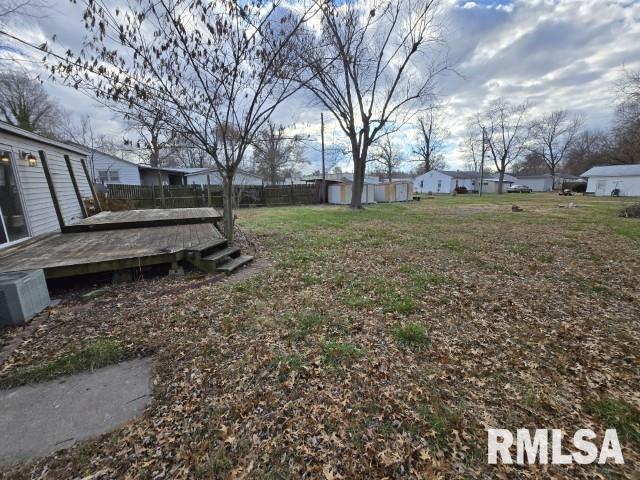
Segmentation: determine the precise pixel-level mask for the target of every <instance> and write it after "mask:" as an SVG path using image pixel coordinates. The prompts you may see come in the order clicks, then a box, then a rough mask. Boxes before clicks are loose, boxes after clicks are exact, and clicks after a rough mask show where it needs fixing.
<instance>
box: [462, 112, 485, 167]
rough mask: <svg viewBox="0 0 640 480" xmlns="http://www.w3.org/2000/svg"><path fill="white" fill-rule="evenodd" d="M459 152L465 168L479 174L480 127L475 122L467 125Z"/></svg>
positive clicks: (480, 163) (480, 158)
mask: <svg viewBox="0 0 640 480" xmlns="http://www.w3.org/2000/svg"><path fill="white" fill-rule="evenodd" d="M459 150H460V152H461V153H462V155H463V156H464V158H465V168H467V169H468V170H471V171H473V172H480V169H481V168H482V127H481V126H480V125H479V124H478V122H477V121H476V120H474V121H472V122H469V123H468V124H467V126H466V128H465V132H464V136H463V138H462V141H461V142H460V145H459Z"/></svg>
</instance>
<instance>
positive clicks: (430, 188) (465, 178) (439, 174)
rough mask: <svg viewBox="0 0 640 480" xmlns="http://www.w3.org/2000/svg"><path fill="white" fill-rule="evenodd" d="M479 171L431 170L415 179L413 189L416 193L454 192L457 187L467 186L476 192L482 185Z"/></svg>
mask: <svg viewBox="0 0 640 480" xmlns="http://www.w3.org/2000/svg"><path fill="white" fill-rule="evenodd" d="M479 182H480V174H479V173H478V172H467V171H461V170H456V171H451V170H430V171H428V172H426V173H423V174H422V175H418V176H417V177H415V178H414V179H413V191H414V192H416V193H445V194H449V193H453V191H454V190H455V189H456V187H466V188H467V190H469V191H470V192H475V191H476V190H477V189H478V186H479V185H480V183H479Z"/></svg>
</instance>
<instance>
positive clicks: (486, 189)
mask: <svg viewBox="0 0 640 480" xmlns="http://www.w3.org/2000/svg"><path fill="white" fill-rule="evenodd" d="M478 182H479V180H478ZM514 183H518V179H517V178H516V177H514V176H513V175H509V174H508V173H505V174H504V177H503V179H502V191H503V192H506V191H507V188H509V187H510V186H511V185H513V184H514ZM499 184H500V179H499V178H498V176H497V175H490V176H489V177H488V178H484V179H483V182H482V185H483V186H482V192H483V193H498V186H499Z"/></svg>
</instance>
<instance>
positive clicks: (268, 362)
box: [0, 195, 640, 480]
mask: <svg viewBox="0 0 640 480" xmlns="http://www.w3.org/2000/svg"><path fill="white" fill-rule="evenodd" d="M518 200H519V202H520V197H518ZM605 200H606V201H604V200H603V201H601V202H598V201H596V200H595V199H590V200H589V202H588V203H587V201H586V199H585V200H583V201H582V204H581V205H580V206H583V207H584V208H580V209H571V210H567V209H565V210H558V209H557V206H555V204H554V203H553V202H555V201H556V199H555V198H553V197H551V196H544V195H532V196H530V197H527V199H526V200H522V202H524V204H523V207H524V212H519V213H511V205H510V204H508V203H507V202H508V200H503V199H499V200H496V199H495V197H494V198H493V199H490V200H483V202H485V203H479V201H478V199H476V198H470V197H466V198H465V197H462V196H459V197H456V198H442V197H440V198H436V199H433V200H430V201H422V202H416V203H413V204H409V205H379V206H375V207H370V208H368V209H367V210H365V211H364V212H357V213H352V212H350V211H348V210H346V209H343V208H337V207H336V208H334V207H324V206H323V207H291V208H276V209H262V210H251V211H242V212H241V214H240V222H241V223H242V225H243V226H244V227H246V228H247V229H248V230H249V231H251V232H252V233H253V235H255V236H256V238H258V239H259V241H260V243H261V244H263V245H264V247H265V249H266V252H267V254H268V255H269V256H270V257H271V258H270V262H271V264H272V266H271V267H270V268H268V269H266V270H264V271H263V272H262V273H260V274H258V275H256V276H254V277H252V278H250V279H247V280H243V281H239V282H235V283H233V282H232V283H228V284H225V283H221V282H217V283H212V282H206V281H201V280H194V279H193V278H190V277H184V278H177V279H176V278H162V279H155V280H148V281H142V282H137V283H133V284H127V285H121V286H114V287H109V288H108V289H107V290H106V291H105V292H104V293H102V294H101V295H98V296H96V297H95V298H92V299H88V300H87V299H83V298H82V297H79V296H69V297H68V298H65V299H64V301H63V302H62V303H60V304H59V305H58V306H57V307H56V308H55V309H54V310H53V311H52V312H51V317H50V318H49V319H48V320H47V321H46V322H44V323H43V325H42V326H41V327H40V328H38V329H37V330H36V331H35V332H34V333H33V334H32V335H31V336H30V337H29V338H27V339H26V340H25V342H24V343H23V344H22V345H21V346H20V347H19V348H18V349H17V350H16V351H15V352H14V354H13V355H12V356H11V357H10V358H9V359H8V360H7V361H6V362H5V364H4V365H2V367H1V368H2V370H1V373H0V378H1V377H3V376H7V375H10V374H11V373H12V372H16V371H20V369H25V368H29V367H33V366H37V365H39V364H42V363H46V362H51V361H55V360H56V359H59V358H61V357H64V356H65V355H69V354H70V353H71V352H75V351H79V350H82V349H83V348H86V347H87V345H91V344H92V342H95V341H97V340H100V341H104V340H105V339H106V340H108V341H109V342H112V344H114V345H117V347H118V348H119V349H121V350H122V351H123V352H127V353H131V354H141V355H146V354H153V356H154V360H155V377H154V399H153V401H152V402H151V403H150V405H149V406H148V407H147V409H146V411H145V413H144V415H143V416H142V417H140V418H138V419H136V420H134V421H132V422H131V423H129V424H127V425H125V426H123V427H121V428H119V429H117V430H115V431H114V432H112V433H110V434H106V435H103V436H102V437H100V438H98V439H96V440H95V441H88V442H83V443H80V444H78V445H76V446H75V447H72V448H70V449H67V450H64V451H60V452H58V453H56V454H54V455H51V456H49V457H47V458H44V459H40V460H36V461H34V462H33V463H31V464H26V465H20V466H16V467H14V468H13V469H11V470H5V471H4V473H3V474H2V475H3V476H4V477H6V478H52V479H53V478H96V479H97V478H149V479H153V478H171V479H179V478H264V479H279V478H325V479H329V480H330V479H339V478H344V479H348V478H551V477H558V478H594V477H596V478H637V476H635V475H637V471H638V470H639V468H640V464H639V463H638V462H639V461H640V393H639V392H640V371H639V365H640V364H639V351H640V350H639V344H638V331H639V329H640V304H639V300H640V294H639V291H638V285H637V283H638V279H639V278H640V259H639V258H640V256H639V255H638V248H639V247H640V225H639V223H638V222H637V221H636V220H633V219H624V218H620V217H618V215H617V212H618V211H619V205H617V204H614V203H612V202H611V203H610V202H609V201H608V199H605ZM458 208H459V209H460V211H461V213H460V215H456V214H455V211H456V209H458ZM633 222H635V223H633ZM487 428H506V429H509V430H511V431H513V432H514V433H515V430H516V429H518V428H529V429H534V428H549V429H551V428H558V429H562V430H563V431H564V433H565V435H566V436H567V442H565V445H566V447H567V448H569V449H570V448H571V447H572V445H571V443H570V439H571V437H572V436H573V433H574V432H575V431H576V430H577V429H580V428H592V429H594V430H595V431H596V433H597V434H598V439H597V442H598V443H597V445H598V447H600V443H599V442H601V441H602V438H603V433H604V429H606V428H616V429H617V431H618V436H619V438H620V441H621V443H622V449H623V454H624V458H625V464H624V465H615V464H613V463H608V464H606V465H589V466H583V465H577V464H572V465H562V466H552V465H544V466H526V467H524V466H517V465H512V466H508V465H498V466H490V465H487V463H486V454H487V440H486V437H487V433H486V429H487ZM513 456H514V459H515V450H514V451H513Z"/></svg>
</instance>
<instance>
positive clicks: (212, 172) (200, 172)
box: [179, 167, 264, 186]
mask: <svg viewBox="0 0 640 480" xmlns="http://www.w3.org/2000/svg"><path fill="white" fill-rule="evenodd" d="M179 170H182V171H183V172H184V174H185V184H187V185H203V186H206V185H207V184H208V183H210V184H211V185H222V175H221V174H220V170H219V169H217V168H215V167H212V168H181V169H179ZM207 176H208V177H209V179H208V180H207ZM233 184H234V185H264V181H263V179H262V177H261V176H260V175H256V174H254V173H250V172H247V171H244V170H238V171H236V174H235V175H234V177H233Z"/></svg>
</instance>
